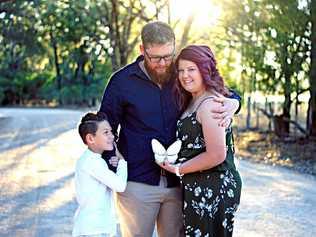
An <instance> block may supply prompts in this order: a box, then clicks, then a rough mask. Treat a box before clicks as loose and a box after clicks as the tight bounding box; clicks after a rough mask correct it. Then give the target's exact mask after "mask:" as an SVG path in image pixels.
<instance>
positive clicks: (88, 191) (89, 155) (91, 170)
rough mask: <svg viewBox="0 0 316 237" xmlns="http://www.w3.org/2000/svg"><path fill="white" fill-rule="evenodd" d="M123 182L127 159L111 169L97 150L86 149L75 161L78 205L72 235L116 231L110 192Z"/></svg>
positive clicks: (120, 188)
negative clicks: (115, 168) (115, 170)
mask: <svg viewBox="0 0 316 237" xmlns="http://www.w3.org/2000/svg"><path fill="white" fill-rule="evenodd" d="M126 182H127V163H126V161H125V160H119V163H118V166H117V172H116V173H114V172H113V171H111V170H110V169H109V168H108V166H107V164H106V162H105V161H104V160H103V159H102V158H101V155H100V154H97V153H94V152H92V151H90V150H89V149H87V150H86V151H85V152H84V153H83V154H82V156H81V157H80V158H79V160H78V161H77V163H76V169H75V189H76V199H77V202H78V204H79V207H78V209H77V211H76V214H75V217H74V227H73V232H72V236H79V235H94V234H102V233H107V234H110V235H115V234H116V216H115V210H114V202H113V193H112V190H113V191H115V192H123V191H124V190H125V188H126Z"/></svg>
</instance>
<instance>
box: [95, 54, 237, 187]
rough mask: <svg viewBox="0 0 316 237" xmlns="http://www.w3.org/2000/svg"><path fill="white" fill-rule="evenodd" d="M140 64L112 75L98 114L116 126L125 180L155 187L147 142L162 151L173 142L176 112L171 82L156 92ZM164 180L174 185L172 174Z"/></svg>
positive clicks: (155, 173)
mask: <svg viewBox="0 0 316 237" xmlns="http://www.w3.org/2000/svg"><path fill="white" fill-rule="evenodd" d="M142 60H143V57H142V56H139V57H138V58H137V60H136V61H135V62H133V63H132V64H129V65H127V66H126V67H124V68H122V69H120V70H119V71H117V72H115V73H114V74H113V75H112V77H111V79H110V81H109V84H108V86H107V88H106V90H105V92H104V95H103V98H102V104H101V107H100V111H102V112H105V113H106V114H107V115H108V118H109V122H110V124H111V126H112V129H113V131H117V129H118V126H119V125H120V132H119V139H118V149H119V150H120V152H121V153H122V155H123V156H124V158H125V159H126V161H127V164H128V180H129V181H135V182H141V183H146V184H150V185H159V181H160V175H161V168H160V167H159V166H158V165H157V164H156V163H155V159H154V155H153V151H152V148H151V140H152V139H153V138H156V139H157V140H159V141H160V142H161V144H162V145H164V146H165V147H168V146H169V145H171V144H172V143H173V142H174V141H175V139H176V122H177V119H178V118H179V116H180V110H179V108H178V106H177V105H176V101H175V96H174V93H173V84H174V80H175V78H173V79H172V80H170V81H169V82H168V83H166V84H165V85H164V86H163V87H162V88H161V89H160V88H159V87H158V86H157V85H156V84H155V83H154V82H152V81H151V80H150V79H149V78H148V77H147V76H146V74H145V73H144V72H143V71H142V69H141V68H140V66H139V63H140V62H141V61H142ZM239 99H240V97H239ZM166 176H167V183H168V187H174V186H176V185H178V183H179V180H178V178H177V177H176V176H175V175H174V174H171V173H168V172H167V175H166Z"/></svg>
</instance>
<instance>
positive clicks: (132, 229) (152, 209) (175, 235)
mask: <svg viewBox="0 0 316 237" xmlns="http://www.w3.org/2000/svg"><path fill="white" fill-rule="evenodd" d="M116 197H117V200H116V201H117V202H116V204H117V213H118V217H119V221H120V227H121V234H122V236H123V237H152V235H153V231H154V228H155V224H157V231H158V236H159V237H180V236H181V237H182V236H184V232H183V218H182V195H181V190H180V188H179V187H176V188H166V180H165V177H163V176H162V179H161V181H160V185H159V186H152V185H147V184H143V183H137V182H127V187H126V190H125V192H123V193H117V195H116Z"/></svg>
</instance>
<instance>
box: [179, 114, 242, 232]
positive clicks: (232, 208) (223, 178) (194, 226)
mask: <svg viewBox="0 0 316 237" xmlns="http://www.w3.org/2000/svg"><path fill="white" fill-rule="evenodd" d="M177 137H178V139H180V140H181V141H182V148H181V151H180V153H179V159H178V163H182V162H185V161H187V160H190V159H191V158H193V157H195V156H197V155H198V154H200V153H202V152H204V151H205V143H204V138H203V133H202V126H201V124H200V123H199V122H198V121H197V120H196V112H194V113H192V114H190V115H188V116H187V117H185V118H183V119H180V120H178V123H177ZM226 146H227V154H226V159H225V161H224V162H223V163H222V164H220V165H218V166H216V167H214V168H212V169H209V170H205V171H202V172H195V173H191V174H186V175H184V176H183V177H182V187H183V198H184V202H183V217H184V226H185V235H186V236H197V237H199V236H202V237H229V236H232V233H233V222H234V214H235V212H236V210H237V208H238V205H239V201H240V192H241V179H240V176H239V173H238V171H237V170H236V167H235V164H234V147H233V134H232V129H231V128H229V129H226Z"/></svg>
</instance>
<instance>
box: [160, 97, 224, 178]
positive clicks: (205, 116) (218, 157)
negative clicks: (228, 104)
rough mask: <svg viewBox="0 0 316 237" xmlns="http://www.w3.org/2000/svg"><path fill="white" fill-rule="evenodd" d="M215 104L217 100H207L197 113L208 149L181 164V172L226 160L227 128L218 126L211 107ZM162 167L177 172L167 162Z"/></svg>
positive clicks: (204, 167) (188, 171) (203, 168)
mask: <svg viewBox="0 0 316 237" xmlns="http://www.w3.org/2000/svg"><path fill="white" fill-rule="evenodd" d="M214 106H216V102H214V101H212V100H206V101H204V102H203V104H202V105H201V106H200V108H199V110H198V113H197V119H198V120H199V121H200V123H201V124H202V129H203V135H204V141H205V146H206V151H205V152H203V153H201V154H199V155H198V156H196V157H194V158H193V159H190V160H188V161H186V162H184V163H183V164H181V165H180V167H179V173H180V174H188V173H193V172H197V171H201V170H206V169H210V168H213V167H215V166H217V165H219V164H221V163H222V162H223V161H224V160H225V158H226V144H225V128H224V127H220V126H218V121H217V120H216V119H214V118H212V116H211V112H210V108H213V107H214ZM161 167H162V168H165V169H167V170H168V171H169V172H173V173H175V166H172V165H170V164H168V163H166V164H165V165H162V166H161Z"/></svg>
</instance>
